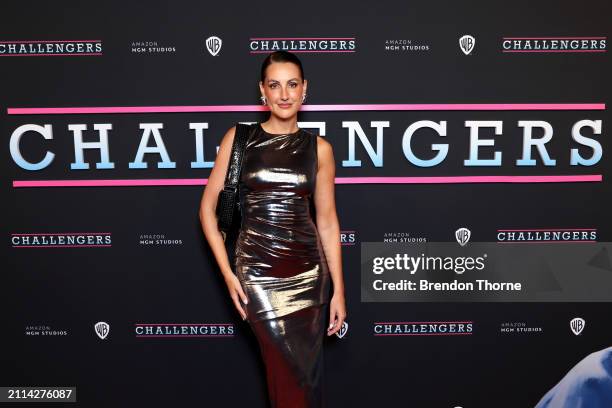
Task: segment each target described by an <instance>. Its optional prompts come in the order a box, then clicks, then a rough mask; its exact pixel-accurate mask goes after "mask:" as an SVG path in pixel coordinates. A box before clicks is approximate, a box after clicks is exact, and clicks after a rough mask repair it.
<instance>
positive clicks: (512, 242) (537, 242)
mask: <svg viewBox="0 0 612 408" xmlns="http://www.w3.org/2000/svg"><path fill="white" fill-rule="evenodd" d="M583 242H587V243H590V242H597V241H559V240H550V241H498V242H497V243H498V244H581V243H583Z"/></svg>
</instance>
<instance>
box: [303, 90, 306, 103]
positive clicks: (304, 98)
mask: <svg viewBox="0 0 612 408" xmlns="http://www.w3.org/2000/svg"><path fill="white" fill-rule="evenodd" d="M305 100H306V92H304V95H302V103H304V101H305Z"/></svg>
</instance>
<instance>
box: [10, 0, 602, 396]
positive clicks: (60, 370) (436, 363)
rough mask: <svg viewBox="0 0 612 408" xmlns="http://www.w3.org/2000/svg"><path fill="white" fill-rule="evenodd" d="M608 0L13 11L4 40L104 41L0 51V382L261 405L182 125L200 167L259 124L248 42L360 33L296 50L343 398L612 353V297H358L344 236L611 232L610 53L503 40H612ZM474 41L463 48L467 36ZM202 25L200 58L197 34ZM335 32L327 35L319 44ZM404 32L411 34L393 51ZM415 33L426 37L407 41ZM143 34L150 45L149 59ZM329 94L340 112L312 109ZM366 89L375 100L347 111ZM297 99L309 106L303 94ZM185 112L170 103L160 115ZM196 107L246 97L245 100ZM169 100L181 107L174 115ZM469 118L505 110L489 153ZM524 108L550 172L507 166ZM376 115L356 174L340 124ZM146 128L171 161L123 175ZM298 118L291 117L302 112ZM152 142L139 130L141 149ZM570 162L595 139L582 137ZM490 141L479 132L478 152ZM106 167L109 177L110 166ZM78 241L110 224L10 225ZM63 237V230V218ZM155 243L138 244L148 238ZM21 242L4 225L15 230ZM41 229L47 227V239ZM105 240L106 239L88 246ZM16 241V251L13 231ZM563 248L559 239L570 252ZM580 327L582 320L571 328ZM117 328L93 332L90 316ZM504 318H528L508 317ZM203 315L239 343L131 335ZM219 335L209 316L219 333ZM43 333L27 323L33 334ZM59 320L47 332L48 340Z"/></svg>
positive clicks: (535, 369)
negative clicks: (538, 128)
mask: <svg viewBox="0 0 612 408" xmlns="http://www.w3.org/2000/svg"><path fill="white" fill-rule="evenodd" d="M610 11H611V10H610V6H609V4H608V3H607V2H604V1H587V2H582V3H576V2H567V1H565V2H526V1H519V2H512V3H503V4H497V3H495V2H484V1H478V2H469V3H460V2H445V3H442V2H430V3H428V4H427V5H424V4H422V2H421V3H419V4H416V3H415V4H411V3H410V2H409V3H404V4H402V3H398V4H393V5H391V4H385V3H381V2H376V4H372V3H369V4H348V3H347V4H332V3H311V2H303V3H301V4H300V5H298V6H295V5H292V4H291V5H290V4H287V3H268V2H265V3H261V4H252V3H244V4H233V3H232V4H230V3H227V2H225V3H204V2H192V3H184V2H172V3H170V2H168V3H163V2H159V1H155V2H148V3H142V4H135V3H134V4H131V3H128V2H104V3H99V4H96V5H90V4H87V3H76V2H75V3H69V2H65V3H63V4H58V3H52V4H47V3H40V4H36V3H28V4H27V6H26V5H22V6H19V5H17V4H15V3H12V4H10V5H9V4H6V5H4V7H3V12H2V13H1V14H0V26H1V27H2V35H1V38H0V41H3V42H10V41H27V42H32V41H45V40H63V41H78V40H80V41H85V40H96V42H97V43H98V44H101V49H102V51H101V52H100V53H99V54H100V55H64V56H60V55H49V56H42V55H37V56H25V55H19V56H8V55H2V57H0V73H1V74H2V78H3V86H2V92H1V96H0V105H1V108H2V112H0V118H1V119H0V120H1V122H0V126H1V132H2V135H3V136H4V145H3V149H2V154H3V160H2V167H3V174H4V175H5V176H4V184H3V188H2V194H3V201H4V202H5V203H7V202H8V205H6V206H4V208H5V210H4V211H5V217H4V218H5V222H4V223H5V225H7V227H6V231H7V245H5V246H3V249H2V250H3V259H5V260H6V262H5V264H4V267H3V268H2V269H3V273H2V274H1V276H2V278H1V285H0V288H1V289H0V290H1V293H0V294H1V297H2V302H3V304H2V324H1V327H2V329H1V337H2V342H3V347H2V349H1V351H0V358H1V365H0V386H76V387H77V395H78V405H80V406H87V407H90V406H91V407H93V406H96V407H97V406H99V407H110V406H160V407H161V406H168V405H172V406H196V405H197V406H222V405H223V406H257V407H259V406H262V407H263V406H265V405H266V391H265V378H264V371H263V366H262V364H261V362H260V359H259V355H258V349H257V344H256V341H255V339H254V338H253V336H252V335H251V333H250V331H249V329H248V326H246V324H244V323H243V322H242V321H241V320H240V318H239V316H238V315H237V313H236V312H235V311H234V310H233V307H232V306H231V303H230V300H229V297H228V296H227V292H226V288H225V287H224V284H223V281H222V279H220V274H219V272H218V270H217V269H216V266H215V264H214V259H213V258H212V254H211V253H210V251H209V249H208V248H207V245H206V241H205V239H204V237H203V234H202V232H201V229H200V226H199V223H198V217H197V210H198V205H199V200H200V196H201V193H202V188H203V182H204V179H206V177H207V176H208V174H209V169H208V168H192V167H191V165H190V163H191V162H192V161H195V160H196V148H195V136H194V135H195V132H194V130H191V129H190V128H189V124H190V123H207V124H208V128H207V129H204V139H203V140H204V153H205V160H207V161H213V160H214V155H215V148H216V146H217V145H218V143H219V141H220V139H221V136H222V135H223V133H224V132H225V131H226V130H227V128H229V127H230V126H232V124H233V123H234V122H235V121H245V122H247V121H250V122H253V121H263V120H265V119H266V114H265V112H260V111H258V109H259V108H258V104H259V99H258V97H259V92H258V88H257V81H258V75H259V67H260V63H261V61H262V60H263V58H264V57H265V53H253V52H251V48H250V44H251V41H253V39H256V38H262V37H274V38H294V37H308V38H332V37H333V38H340V37H341V38H347V37H349V38H352V39H353V40H354V44H355V45H354V48H352V49H351V51H352V52H346V53H336V52H320V51H322V50H318V51H317V52H308V53H300V54H299V56H300V58H301V59H302V61H303V63H304V67H305V74H306V78H307V79H308V80H309V88H308V99H307V102H306V104H305V105H304V111H303V112H301V113H300V116H299V122H300V124H301V125H302V126H303V127H310V128H312V129H313V132H317V131H318V129H316V128H314V126H313V124H312V123H309V122H323V123H324V124H325V132H324V135H325V137H326V138H327V139H328V140H329V141H330V142H331V143H332V145H333V146H334V154H335V158H336V168H337V174H336V176H337V177H338V178H339V182H338V184H337V186H336V199H337V208H338V215H339V219H340V225H341V229H342V231H343V237H342V238H343V240H344V241H345V244H346V245H343V247H342V250H343V265H344V276H345V281H346V296H347V307H348V319H347V321H348V322H349V324H350V328H349V331H348V333H347V335H346V336H345V337H344V338H343V339H338V338H335V336H334V338H328V339H327V340H326V348H325V358H326V384H327V390H328V396H329V401H330V403H333V404H335V405H336V406H395V405H402V406H419V407H421V406H422V407H454V406H463V407H490V406H496V407H531V406H533V405H535V403H536V402H537V401H538V400H539V398H541V396H542V395H543V394H544V393H545V392H546V391H547V390H548V389H550V388H551V387H552V386H553V385H554V384H555V383H556V382H557V381H558V380H559V379H560V378H561V377H563V375H565V373H566V372H567V371H568V370H569V368H571V367H572V366H573V365H574V364H575V363H576V362H577V361H579V360H580V359H581V358H583V357H584V356H585V355H587V354H589V353H591V352H593V351H595V350H599V349H602V348H604V347H606V346H609V345H610V339H611V337H610V336H611V334H612V330H611V329H610V325H609V322H610V319H609V311H610V307H609V304H608V303H591V302H575V303H570V302H568V303H469V302H465V303H367V302H361V299H360V279H359V270H360V261H359V260H360V257H359V254H360V244H361V243H362V242H369V241H383V240H384V239H385V235H386V234H391V233H403V234H408V235H409V236H411V237H417V238H418V237H421V238H426V239H427V240H428V241H452V240H454V237H453V234H454V231H455V230H456V229H457V228H459V227H468V228H469V229H470V230H471V231H472V240H473V241H495V239H496V238H495V234H496V230H497V229H500V228H508V229H510V228H516V229H530V228H532V229H535V228H568V229H569V228H595V229H597V240H598V241H609V240H610V236H609V235H610V232H609V231H610V218H609V215H608V214H609V208H610V204H611V197H612V195H611V193H612V191H611V188H610V185H609V182H608V179H607V176H608V175H609V174H610V164H609V160H608V156H607V153H608V149H609V148H610V142H609V139H608V136H607V135H606V126H605V125H606V120H607V119H608V118H609V114H608V112H607V110H606V109H605V106H603V104H606V102H607V98H608V96H609V89H610V80H609V72H610V64H609V59H608V54H607V52H605V51H606V50H605V48H604V49H603V50H600V51H604V52H580V53H578V52H572V53H566V52H562V53H552V52H546V53H544V52H538V53H536V52H534V53H506V52H502V51H503V48H502V38H503V37H529V38H539V37H553V36H556V37H587V36H595V37H606V36H607V34H608V31H609V29H610V25H609V16H610ZM465 34H470V35H472V36H473V37H474V38H475V40H476V43H475V47H474V49H473V50H472V52H471V53H470V54H469V55H465V54H464V53H463V52H462V51H461V49H460V47H459V38H460V37H461V36H463V35H465ZM210 36H218V37H219V38H221V40H222V46H221V49H220V51H219V53H218V54H217V55H216V56H213V55H211V53H210V52H209V51H207V50H206V44H205V41H206V38H208V37H210ZM387 40H410V41H411V44H412V45H421V46H422V47H420V48H426V49H425V50H422V49H421V50H406V51H397V52H392V51H386V50H385V42H386V41H387ZM135 42H157V46H155V45H153V48H165V49H168V48H169V49H171V51H159V50H158V51H159V52H155V51H154V52H144V53H137V52H132V48H133V43H135ZM327 44H329V43H327ZM404 45H406V44H404ZM425 45H426V46H427V47H423V46H425ZM149 47H150V46H149V45H145V46H144V48H145V49H146V50H147V51H148V48H149ZM543 103H547V104H550V103H554V104H600V105H598V106H596V107H593V106H591V107H590V108H586V109H582V108H579V107H576V106H573V105H572V106H573V107H570V108H569V109H567V107H568V106H569V105H564V106H565V108H564V107H556V108H553V109H547V110H542V109H535V110H534V109H531V108H525V109H521V108H516V109H515V110H508V109H507V108H505V107H502V106H501V105H496V106H493V107H492V108H491V110H481V109H478V108H476V107H473V108H470V107H464V108H462V109H459V110H455V109H457V105H450V106H446V107H444V106H440V105H435V107H429V108H425V109H424V110H414V109H415V106H414V105H404V106H403V107H396V108H392V107H387V108H384V107H381V105H378V104H543ZM334 104H345V105H347V106H345V107H331V108H329V110H327V109H326V108H325V107H324V106H322V105H334ZM359 104H372V105H376V106H374V107H372V108H371V109H366V110H357V109H356V106H357V105H359ZM309 105H310V109H312V110H308V109H309ZM177 106H179V107H197V108H194V109H195V111H194V112H185V111H184V110H186V109H185V108H183V109H182V110H183V111H179V112H167V111H164V110H168V109H167V108H168V107H177ZM211 106H226V107H227V106H242V107H244V109H245V111H243V112H240V111H230V110H231V109H229V108H220V111H219V112H211V111H210V109H211V108H210V107H211ZM65 107H82V108H89V107H164V108H165V109H157V112H151V113H134V112H123V113H72V114H70V113H44V112H41V111H38V112H37V113H27V114H22V113H23V112H20V111H18V110H17V111H11V109H14V108H65ZM179 110H181V109H179ZM583 119H589V120H598V121H601V122H602V131H601V134H600V135H593V132H592V131H590V133H589V130H588V129H587V128H585V129H584V130H583V134H584V135H585V136H587V135H588V137H592V138H593V139H596V140H597V141H599V143H600V144H601V146H602V151H603V156H602V159H601V160H599V161H598V162H597V163H596V164H594V165H592V166H571V165H570V149H572V148H578V147H580V146H579V145H578V144H577V143H576V142H575V141H573V140H572V138H571V128H572V125H573V124H574V123H576V122H577V121H579V120H583ZM419 120H431V121H434V122H440V121H447V128H448V129H447V136H446V137H445V139H442V138H439V137H437V136H436V135H435V134H434V133H432V132H431V131H423V132H424V133H423V136H421V137H417V136H415V138H414V141H413V142H414V150H415V154H417V155H420V156H421V157H423V158H431V157H433V155H434V152H432V151H431V148H430V145H431V143H448V145H449V152H448V156H447V157H446V159H445V160H444V161H443V162H442V163H440V164H439V165H437V166H433V167H418V166H415V165H414V164H411V163H410V162H408V161H407V160H406V158H405V157H404V156H403V154H402V149H401V146H402V135H403V132H404V130H405V129H406V128H407V127H408V125H410V124H411V123H414V122H416V121H419ZM466 120H499V121H503V134H502V135H500V136H495V137H494V136H493V132H492V131H491V129H488V130H482V131H481V135H482V136H481V138H495V143H496V144H495V150H499V151H501V152H502V154H503V156H502V165H501V166H482V167H470V166H465V165H464V160H465V159H467V158H468V155H469V129H468V128H467V127H465V125H464V121H466ZM519 120H544V121H547V122H549V123H550V124H551V125H552V127H553V129H554V135H553V138H552V141H551V142H550V144H548V145H547V147H548V151H549V153H550V155H551V157H554V158H555V159H556V160H557V162H556V165H555V166H545V165H544V164H543V163H542V160H541V158H540V156H539V155H538V154H537V152H536V151H535V149H534V152H533V157H534V158H535V159H536V161H537V164H536V165H535V166H531V167H520V166H516V164H515V161H516V159H518V158H519V157H520V155H521V151H522V150H521V149H522V143H521V142H522V130H521V129H520V128H519V127H518V126H517V122H518V121H519ZM372 121H388V122H389V126H388V127H386V128H385V132H384V154H383V162H382V166H376V165H375V164H374V163H373V161H372V160H371V159H370V157H369V156H368V153H367V151H366V149H365V148H364V147H363V145H362V144H361V143H360V142H359V138H356V147H355V156H356V158H357V159H359V160H361V166H358V167H348V166H344V165H343V161H345V160H348V159H349V151H350V147H349V139H350V137H349V134H350V132H349V129H348V126H350V125H344V126H343V122H351V123H352V122H356V123H358V124H359V126H361V128H362V129H363V131H364V132H365V135H366V136H367V138H368V139H369V140H370V142H371V143H372V146H374V147H375V146H376V129H375V128H374V127H372V126H371V122H372ZM96 123H98V124H101V123H110V124H112V130H109V137H108V139H109V152H110V161H112V162H114V164H115V168H114V169H96V168H95V163H96V162H97V161H98V160H99V157H100V154H99V151H93V150H88V151H86V152H85V154H84V160H85V162H87V163H89V164H90V169H88V170H71V168H70V163H72V162H74V160H75V158H74V143H73V133H72V132H71V131H69V130H68V125H70V124H72V125H74V124H86V125H87V130H85V131H84V140H85V141H96V140H97V139H98V137H99V136H98V134H97V132H94V131H93V130H92V129H93V125H94V124H96ZM141 123H162V124H163V129H161V130H160V134H161V136H162V137H163V141H164V144H165V147H166V149H167V151H168V153H169V155H170V157H171V160H172V161H174V162H176V167H175V168H157V162H158V160H159V156H158V155H156V154H146V155H145V162H147V163H148V168H146V169H130V168H129V166H128V163H129V162H131V161H133V160H134V157H135V156H136V152H137V150H138V146H139V143H140V140H141V136H142V134H143V131H142V129H140V127H139V124H141ZM26 124H35V125H39V126H43V125H47V124H48V125H51V126H52V132H53V139H50V140H44V139H43V138H42V137H41V136H40V135H38V134H36V133H34V132H29V133H26V134H25V135H24V136H23V138H22V140H21V143H20V151H21V154H22V155H23V156H24V158H25V159H27V160H28V161H30V162H37V161H39V160H41V159H42V157H43V156H44V155H45V152H46V151H51V152H53V153H54V154H55V157H54V159H53V161H52V162H51V163H50V164H49V165H48V166H46V167H45V168H42V169H40V170H26V169H24V168H23V167H22V166H19V165H18V163H17V161H16V160H15V157H14V155H12V154H11V152H10V139H11V135H13V132H15V130H16V129H18V128H19V127H20V126H22V125H26ZM306 125H307V126H306ZM152 144H153V139H151V141H150V143H149V145H152ZM581 149H582V150H581V152H582V154H583V156H584V157H588V156H589V154H590V150H589V149H588V148H586V149H585V148H584V147H581ZM492 151H493V150H492V148H490V147H483V148H481V153H480V154H481V157H482V158H491V157H492ZM570 174H571V175H593V174H594V175H602V176H603V177H602V180H601V181H599V182H550V183H548V182H547V183H530V182H519V183H501V182H488V183H471V182H468V183H422V184H413V183H391V184H384V183H366V182H363V181H362V182H358V183H355V184H349V183H345V182H342V180H345V179H344V178H351V177H352V178H360V177H368V176H375V177H399V176H411V177H428V176H431V177H450V176H480V175H493V176H499V175H511V176H526V175H536V176H555V175H570ZM134 179H138V180H143V179H149V180H157V183H159V180H178V179H180V180H187V181H186V183H187V185H149V186H142V185H127V186H116V185H111V186H60V187H53V186H31V185H26V186H21V185H19V182H22V181H32V180H134ZM111 183H112V182H111ZM68 233H80V234H83V233H93V234H94V236H103V237H104V236H106V237H108V236H110V238H105V239H108V240H110V241H109V242H110V244H109V245H107V246H101V247H87V246H78V245H77V246H76V247H63V246H59V247H55V246H54V247H44V245H41V246H42V247H41V246H37V247H24V246H23V245H21V244H22V243H23V240H21V238H20V237H23V235H16V234H68ZM68 235H70V234H68ZM145 235H152V236H153V237H152V239H151V241H152V244H146V243H144V241H143V239H146V237H144V238H143V236H145ZM15 237H17V238H15ZM46 237H47V238H48V237H49V235H46ZM104 242H106V241H104ZM16 243H17V244H16ZM568 245H573V244H568ZM576 316H580V317H582V318H584V319H585V320H586V322H587V325H586V328H585V330H584V332H583V333H581V334H580V336H576V335H574V334H573V333H572V332H571V330H570V329H569V321H570V320H571V319H572V318H574V317H576ZM466 320H468V321H473V322H474V332H473V334H472V335H469V336H400V337H379V336H374V331H373V326H374V323H375V322H381V321H386V322H392V321H423V322H425V321H466ZM99 321H104V322H107V323H108V324H109V325H110V333H109V334H108V337H106V338H105V339H104V340H103V339H100V338H99V337H98V336H97V335H96V333H95V331H94V324H95V323H96V322H99ZM505 322H520V323H521V324H525V325H526V326H527V327H538V328H541V329H542V330H541V331H537V332H536V333H529V334H524V335H508V334H503V333H500V327H501V325H502V324H503V323H505ZM169 323H174V324H182V325H188V324H217V325H224V327H231V328H232V330H233V335H230V336H220V337H219V336H217V337H189V338H180V337H159V338H157V337H156V338H142V337H138V336H137V333H138V332H137V330H136V327H138V326H137V325H140V324H156V325H160V324H161V325H162V326H163V325H164V324H169ZM214 327H217V326H214ZM36 331H38V332H39V334H38V335H35V334H32V332H36ZM43 332H51V333H43Z"/></svg>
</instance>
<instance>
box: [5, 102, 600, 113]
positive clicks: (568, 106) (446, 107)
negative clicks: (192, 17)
mask: <svg viewBox="0 0 612 408" xmlns="http://www.w3.org/2000/svg"><path fill="white" fill-rule="evenodd" d="M605 109H606V104H605V103H420V104H414V103H396V104H393V103H386V104H340V105H302V109H301V110H302V111H312V112H315V111H317V112H325V111H462V110H466V111H489V110H491V111H512V110H525V111H530V110H605ZM267 110H268V108H267V107H264V106H263V105H203V106H102V107H63V108H8V109H7V113H8V114H9V115H48V114H98V113H185V112H263V111H267Z"/></svg>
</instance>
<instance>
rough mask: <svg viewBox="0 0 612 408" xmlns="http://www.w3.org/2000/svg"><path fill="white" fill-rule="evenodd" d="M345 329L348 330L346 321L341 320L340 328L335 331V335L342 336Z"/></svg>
mask: <svg viewBox="0 0 612 408" xmlns="http://www.w3.org/2000/svg"><path fill="white" fill-rule="evenodd" d="M347 331H348V323H347V322H342V326H341V327H340V330H338V331H337V332H336V336H338V337H339V338H343V337H344V335H345V334H346V332H347Z"/></svg>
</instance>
